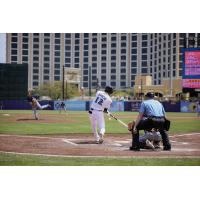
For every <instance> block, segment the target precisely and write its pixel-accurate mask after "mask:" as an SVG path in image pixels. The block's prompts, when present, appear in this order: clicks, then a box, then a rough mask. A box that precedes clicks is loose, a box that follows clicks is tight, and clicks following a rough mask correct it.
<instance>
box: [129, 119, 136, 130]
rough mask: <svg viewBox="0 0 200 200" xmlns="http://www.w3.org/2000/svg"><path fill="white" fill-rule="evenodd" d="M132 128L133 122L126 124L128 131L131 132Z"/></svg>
mask: <svg viewBox="0 0 200 200" xmlns="http://www.w3.org/2000/svg"><path fill="white" fill-rule="evenodd" d="M134 126H135V121H132V122H129V123H128V130H129V131H132V130H133V128H134Z"/></svg>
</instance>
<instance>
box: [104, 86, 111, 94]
mask: <svg viewBox="0 0 200 200" xmlns="http://www.w3.org/2000/svg"><path fill="white" fill-rule="evenodd" d="M105 92H107V93H108V94H112V93H113V88H112V87H111V86H106V87H105Z"/></svg>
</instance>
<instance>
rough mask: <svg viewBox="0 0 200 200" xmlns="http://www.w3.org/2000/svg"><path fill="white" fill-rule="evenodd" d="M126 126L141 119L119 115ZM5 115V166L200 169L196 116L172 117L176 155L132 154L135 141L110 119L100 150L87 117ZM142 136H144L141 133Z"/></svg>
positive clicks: (0, 157) (1, 132) (1, 158)
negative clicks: (177, 167)
mask: <svg viewBox="0 0 200 200" xmlns="http://www.w3.org/2000/svg"><path fill="white" fill-rule="evenodd" d="M114 114H115V116H117V117H118V118H119V119H121V120H122V121H123V122H125V123H128V122H130V121H131V120H133V119H135V118H136V116H137V113H134V112H116V113H114ZM39 115H40V119H39V120H34V117H33V114H32V111H31V110H25V111H22V110H20V111H19V110H15V111H14V110H1V111H0V165H1V166H200V118H198V117H197V116H196V114H195V113H167V116H168V118H169V119H170V120H171V129H170V133H169V136H170V140H171V143H172V150H171V151H162V150H156V151H152V150H147V149H146V150H141V151H140V152H133V151H129V146H130V144H131V135H130V133H129V132H128V130H127V129H126V128H125V127H123V126H122V125H121V124H119V123H118V122H117V121H116V120H114V119H111V120H109V119H108V117H107V116H105V119H106V135H105V140H104V143H103V144H95V143H94V138H93V135H92V133H91V127H90V121H89V118H88V113H87V112H86V111H67V112H64V111H62V113H61V114H60V113H59V112H58V111H44V110H43V111H40V113H39ZM141 134H143V133H142V131H141Z"/></svg>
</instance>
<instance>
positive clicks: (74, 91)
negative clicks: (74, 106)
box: [33, 81, 80, 99]
mask: <svg viewBox="0 0 200 200" xmlns="http://www.w3.org/2000/svg"><path fill="white" fill-rule="evenodd" d="M33 94H38V95H39V96H49V97H50V98H51V99H62V82H61V81H56V82H54V84H53V83H45V84H43V85H41V86H40V87H39V88H36V89H35V90H34V92H33ZM76 96H80V94H79V91H78V87H77V86H76V85H74V84H69V83H67V84H66V85H65V99H70V98H73V97H76Z"/></svg>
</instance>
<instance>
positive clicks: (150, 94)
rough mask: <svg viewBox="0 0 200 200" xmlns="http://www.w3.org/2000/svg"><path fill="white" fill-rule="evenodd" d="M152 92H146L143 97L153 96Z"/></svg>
mask: <svg viewBox="0 0 200 200" xmlns="http://www.w3.org/2000/svg"><path fill="white" fill-rule="evenodd" d="M154 96H155V95H154V93H153V92H147V93H146V95H145V97H148V98H154Z"/></svg>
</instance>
